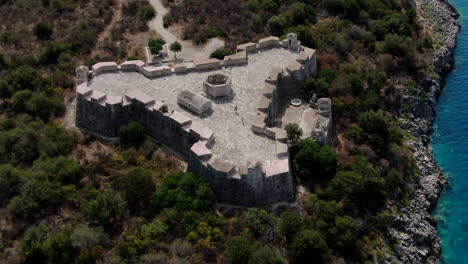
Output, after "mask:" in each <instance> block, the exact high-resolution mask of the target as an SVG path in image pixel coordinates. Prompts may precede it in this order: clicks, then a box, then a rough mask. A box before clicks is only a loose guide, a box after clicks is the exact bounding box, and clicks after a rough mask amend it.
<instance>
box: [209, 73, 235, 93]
mask: <svg viewBox="0 0 468 264" xmlns="http://www.w3.org/2000/svg"><path fill="white" fill-rule="evenodd" d="M203 91H204V92H205V94H206V95H207V96H209V97H212V98H218V97H223V96H231V95H232V81H231V77H229V76H227V75H225V74H221V73H216V74H212V75H209V76H208V77H207V78H206V81H205V82H203Z"/></svg>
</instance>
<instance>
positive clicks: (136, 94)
mask: <svg viewBox="0 0 468 264" xmlns="http://www.w3.org/2000/svg"><path fill="white" fill-rule="evenodd" d="M125 98H126V99H127V100H128V101H130V102H133V101H138V102H140V103H142V104H144V105H145V106H150V105H153V104H154V103H155V101H156V100H154V98H152V97H150V96H148V95H146V94H144V93H142V92H140V91H139V90H135V91H131V92H129V93H126V94H125Z"/></svg>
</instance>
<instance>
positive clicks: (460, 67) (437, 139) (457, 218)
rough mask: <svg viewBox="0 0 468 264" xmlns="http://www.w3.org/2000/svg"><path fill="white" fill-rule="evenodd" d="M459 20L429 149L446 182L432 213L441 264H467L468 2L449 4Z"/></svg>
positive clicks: (460, 1)
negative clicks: (451, 68) (450, 68)
mask: <svg viewBox="0 0 468 264" xmlns="http://www.w3.org/2000/svg"><path fill="white" fill-rule="evenodd" d="M450 2H451V3H452V4H453V5H454V6H455V7H456V8H457V10H458V11H459V13H460V15H461V17H460V22H461V24H462V27H461V31H460V33H459V35H458V40H457V47H456V50H455V69H454V71H453V72H452V73H451V74H450V75H449V76H447V79H446V85H445V88H444V91H443V93H442V95H441V97H440V98H439V101H438V104H437V117H436V120H435V126H434V128H435V131H434V134H433V137H432V149H433V151H434V156H435V158H436V160H437V162H438V164H439V166H440V167H441V168H442V170H443V171H444V173H445V175H446V177H448V178H449V181H450V183H451V186H450V187H448V188H446V189H445V190H444V191H443V193H442V195H441V197H440V199H439V202H438V205H437V208H436V210H435V212H434V214H435V217H436V218H437V219H438V220H439V226H438V231H439V235H440V237H441V239H442V257H441V260H440V262H441V263H444V264H457V263H468V17H467V16H468V1H467V0H450Z"/></svg>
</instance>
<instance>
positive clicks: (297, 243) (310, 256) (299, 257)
mask: <svg viewBox="0 0 468 264" xmlns="http://www.w3.org/2000/svg"><path fill="white" fill-rule="evenodd" d="M289 254H290V255H291V257H292V259H293V261H294V263H307V262H309V261H310V260H314V261H315V262H317V263H323V262H324V260H325V257H326V256H327V255H328V254H329V249H328V246H327V243H326V242H325V240H324V239H323V237H322V235H321V234H320V233H319V232H318V231H316V230H308V229H306V230H302V231H300V232H299V233H297V235H295V236H294V238H293V242H292V244H291V246H290V249H289Z"/></svg>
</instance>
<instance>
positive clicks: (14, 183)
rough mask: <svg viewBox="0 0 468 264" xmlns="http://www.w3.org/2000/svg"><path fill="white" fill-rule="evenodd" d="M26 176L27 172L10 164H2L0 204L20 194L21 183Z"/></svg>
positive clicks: (0, 168)
mask: <svg viewBox="0 0 468 264" xmlns="http://www.w3.org/2000/svg"><path fill="white" fill-rule="evenodd" d="M26 177H27V175H26V172H24V171H22V170H20V169H17V168H15V167H13V166H11V165H10V164H3V165H0V204H3V203H4V202H8V201H9V200H10V198H11V197H13V196H15V195H17V194H19V191H20V187H21V183H22V182H23V180H24V178H26Z"/></svg>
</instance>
